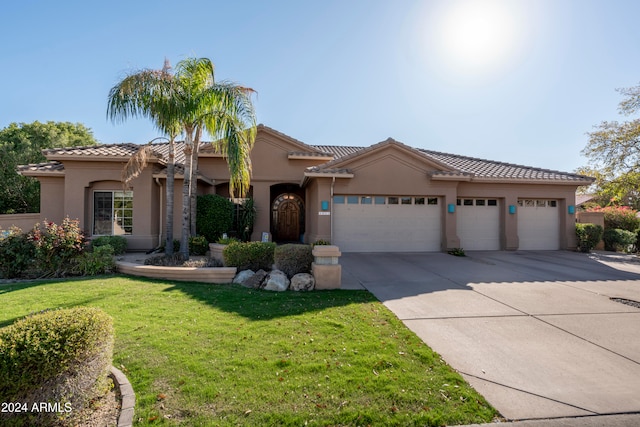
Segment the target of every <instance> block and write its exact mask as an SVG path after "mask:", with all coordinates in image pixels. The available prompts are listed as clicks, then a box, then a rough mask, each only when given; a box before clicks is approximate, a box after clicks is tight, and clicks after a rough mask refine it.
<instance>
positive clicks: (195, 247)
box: [189, 236, 209, 255]
mask: <svg viewBox="0 0 640 427" xmlns="http://www.w3.org/2000/svg"><path fill="white" fill-rule="evenodd" d="M208 250H209V242H208V241H207V238H206V237H204V236H192V237H189V253H190V254H191V255H204V254H205V253H207V251H208Z"/></svg>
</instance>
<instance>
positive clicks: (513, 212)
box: [509, 205, 516, 215]
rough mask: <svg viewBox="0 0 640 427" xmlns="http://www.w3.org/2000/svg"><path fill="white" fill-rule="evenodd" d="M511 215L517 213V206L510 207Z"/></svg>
mask: <svg viewBox="0 0 640 427" xmlns="http://www.w3.org/2000/svg"><path fill="white" fill-rule="evenodd" d="M509 213H510V214H511V215H513V214H515V213H516V205H509Z"/></svg>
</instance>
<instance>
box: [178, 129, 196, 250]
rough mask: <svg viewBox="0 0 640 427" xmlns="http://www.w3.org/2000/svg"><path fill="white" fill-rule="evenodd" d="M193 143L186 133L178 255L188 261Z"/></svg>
mask: <svg viewBox="0 0 640 427" xmlns="http://www.w3.org/2000/svg"><path fill="white" fill-rule="evenodd" d="M192 152H193V141H192V139H191V132H188V131H187V132H186V138H185V147H184V179H183V185H182V236H181V239H180V254H181V255H182V256H183V257H184V259H189V237H190V231H191V212H190V210H191V209H190V208H191V201H190V194H191V193H190V190H191V154H192Z"/></svg>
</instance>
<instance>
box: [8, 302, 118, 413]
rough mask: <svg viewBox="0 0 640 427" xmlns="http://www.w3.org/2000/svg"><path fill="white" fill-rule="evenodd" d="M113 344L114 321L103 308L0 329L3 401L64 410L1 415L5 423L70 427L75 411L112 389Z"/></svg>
mask: <svg viewBox="0 0 640 427" xmlns="http://www.w3.org/2000/svg"><path fill="white" fill-rule="evenodd" d="M113 342H114V331H113V320H112V318H111V317H110V316H109V315H107V314H106V313H105V312H103V311H102V310H100V309H98V308H88V307H80V308H72V309H63V310H53V311H46V312H43V313H39V314H35V315H32V316H28V317H26V318H24V319H21V320H18V321H17V322H15V323H14V324H12V325H10V326H7V327H5V328H2V329H0V384H2V387H0V402H21V403H25V404H26V405H27V406H26V407H27V408H32V407H33V405H34V404H40V402H51V403H58V404H59V405H60V408H61V411H54V412H31V413H27V414H25V413H13V414H12V413H0V421H2V423H0V424H2V425H7V424H8V425H67V423H66V422H65V420H69V417H72V416H73V413H75V412H78V411H80V410H81V409H82V408H83V407H85V405H86V404H87V403H88V402H89V401H90V400H91V399H94V398H96V397H98V396H100V395H103V394H104V393H105V392H106V391H107V384H108V383H107V374H108V372H109V367H110V366H111V362H112V354H113ZM69 424H73V423H72V422H69Z"/></svg>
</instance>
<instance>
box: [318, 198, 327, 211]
mask: <svg viewBox="0 0 640 427" xmlns="http://www.w3.org/2000/svg"><path fill="white" fill-rule="evenodd" d="M320 206H321V208H322V210H323V211H328V210H329V202H328V201H327V200H323V201H322V202H320Z"/></svg>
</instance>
